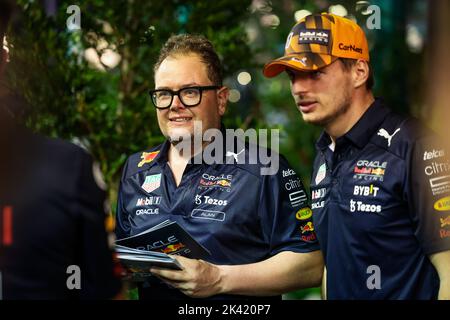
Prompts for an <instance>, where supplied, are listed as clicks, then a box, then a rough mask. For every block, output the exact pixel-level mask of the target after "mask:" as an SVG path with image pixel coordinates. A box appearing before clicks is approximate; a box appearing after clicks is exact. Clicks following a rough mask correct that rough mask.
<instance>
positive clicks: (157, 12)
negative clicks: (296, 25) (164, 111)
mask: <svg viewBox="0 0 450 320" xmlns="http://www.w3.org/2000/svg"><path fill="white" fill-rule="evenodd" d="M72 3H73V2H72V1H59V2H58V4H59V6H58V10H57V12H56V14H55V15H54V16H48V15H47V14H46V12H45V10H44V8H43V6H42V5H41V3H40V2H37V1H32V0H19V1H18V4H19V6H20V7H21V8H22V10H23V13H22V19H20V20H19V22H17V24H16V25H17V27H16V28H13V29H12V30H11V33H10V35H9V41H10V42H11V43H12V44H13V47H12V48H11V63H10V65H9V67H8V69H9V72H8V78H9V83H10V86H11V88H12V89H13V90H14V91H16V92H17V93H19V94H20V95H22V96H23V97H24V98H25V100H26V101H27V103H28V104H29V107H30V108H29V119H28V125H29V126H30V127H33V128H34V129H36V130H37V131H40V132H42V133H45V134H48V135H51V136H57V137H61V138H65V139H76V140H77V141H80V142H81V143H83V144H84V145H85V146H86V147H87V148H88V149H89V150H90V151H91V153H92V154H93V155H94V157H95V158H96V159H98V160H99V161H100V163H101V168H102V171H103V173H104V174H105V180H106V182H107V184H108V185H109V188H110V196H111V198H112V200H114V199H115V193H116V190H117V183H118V180H119V178H120V171H121V170H120V169H121V166H122V164H123V163H124V161H125V159H126V157H127V156H128V155H130V154H132V153H134V152H137V151H140V150H143V149H144V148H147V147H150V146H154V145H156V144H159V143H161V142H162V136H161V134H160V131H159V128H158V125H157V120H156V113H155V110H154V108H153V106H152V105H151V102H150V100H149V97H148V94H147V91H148V90H149V89H151V88H153V64H154V62H155V61H156V58H157V55H158V52H159V49H160V47H161V46H162V44H163V43H164V42H165V41H166V40H167V38H168V37H169V36H170V35H172V34H177V33H185V32H187V33H203V34H205V35H206V36H207V37H208V38H209V39H210V40H211V41H212V42H213V43H214V44H215V46H216V48H217V50H218V51H219V52H220V54H221V57H222V59H223V61H224V69H225V73H226V74H231V73H233V72H235V71H236V70H237V69H238V68H240V67H241V66H242V65H246V64H247V63H248V61H249V58H250V56H251V55H250V49H249V47H248V45H247V40H246V35H245V32H244V31H243V25H242V21H244V20H245V19H246V17H247V14H248V11H247V10H246V8H247V7H248V6H249V4H250V1H241V0H227V1H214V2H209V1H208V2H206V1H189V2H184V1H176V0H171V1H160V0H156V1H131V0H130V1H114V2H112V1H99V0H96V1H83V2H82V3H81V4H79V5H80V9H81V30H79V31H72V32H70V31H69V30H67V28H66V20H67V18H68V17H69V14H67V13H66V9H67V7H68V6H69V5H71V4H72ZM89 48H91V49H89ZM86 49H89V50H90V54H91V55H92V54H93V55H94V57H97V60H98V57H101V55H102V54H103V53H105V52H106V51H107V50H112V51H113V52H116V53H118V54H119V55H120V57H121V61H120V63H119V64H118V65H117V66H116V67H113V68H108V67H107V66H105V65H103V64H102V63H101V62H100V61H97V62H96V67H95V66H94V67H93V66H92V63H89V62H88V61H87V60H86V59H85V57H84V55H85V53H86V51H85V50H86Z"/></svg>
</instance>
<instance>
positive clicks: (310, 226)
mask: <svg viewBox="0 0 450 320" xmlns="http://www.w3.org/2000/svg"><path fill="white" fill-rule="evenodd" d="M300 229H301V230H302V233H305V232H312V231H314V226H313V223H312V222H311V221H309V222H308V223H307V224H305V225H304V226H302V227H300Z"/></svg>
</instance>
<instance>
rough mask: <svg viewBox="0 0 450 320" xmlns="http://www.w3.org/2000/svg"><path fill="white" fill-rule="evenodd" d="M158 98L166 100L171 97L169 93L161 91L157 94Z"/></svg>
mask: <svg viewBox="0 0 450 320" xmlns="http://www.w3.org/2000/svg"><path fill="white" fill-rule="evenodd" d="M156 97H157V98H158V99H164V98H167V97H170V92H169V91H160V92H158V93H157V94H156Z"/></svg>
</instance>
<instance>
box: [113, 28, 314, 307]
mask: <svg viewBox="0 0 450 320" xmlns="http://www.w3.org/2000/svg"><path fill="white" fill-rule="evenodd" d="M221 70H222V69H221V63H220V60H219V57H218V55H217V53H216V52H215V50H214V48H213V46H212V44H211V43H210V42H209V41H208V40H207V39H206V38H204V37H202V36H195V35H177V36H173V37H171V38H169V39H168V40H167V42H166V43H165V44H164V46H163V48H162V49H161V51H160V56H159V58H158V60H157V62H156V64H155V67H154V71H155V90H151V91H150V95H151V98H152V102H153V104H154V106H155V107H156V114H157V118H158V124H159V127H160V129H161V132H162V134H163V135H164V136H165V138H166V141H165V142H164V143H163V144H162V145H159V146H156V147H153V148H149V149H148V150H146V151H145V152H139V153H136V154H134V155H131V156H130V157H129V158H128V160H127V162H126V164H125V168H124V170H123V176H122V180H121V183H120V188H119V196H118V207H117V215H116V218H117V224H116V235H117V238H118V239H120V238H124V237H128V236H132V235H136V234H138V233H140V232H143V231H145V230H147V229H149V228H151V227H153V226H155V225H157V224H159V223H161V222H162V221H165V220H166V219H170V220H171V221H176V222H177V223H178V224H180V225H181V226H182V227H183V228H184V229H186V230H187V231H188V232H189V233H190V234H191V235H192V236H193V238H195V239H196V240H197V241H198V242H199V243H200V244H201V245H203V246H204V247H205V248H206V249H208V250H209V251H210V252H211V255H210V256H209V257H206V258H204V259H194V258H197V257H192V258H186V257H182V256H176V259H177V260H178V261H179V262H180V264H181V265H182V267H183V270H180V271H178V270H169V269H162V268H159V269H158V268H152V269H151V270H150V271H151V272H152V274H153V275H155V276H156V277H152V278H151V279H150V280H149V281H147V282H144V283H140V284H139V285H138V289H139V298H140V299H187V298H188V297H194V298H207V297H210V298H211V299H249V298H256V297H262V296H268V297H269V299H279V298H280V297H281V294H282V293H284V292H288V291H292V290H294V289H298V288H305V287H311V286H316V285H319V284H320V280H321V276H322V270H323V261H322V254H321V253H320V251H318V245H317V241H316V236H315V233H314V228H313V225H312V223H311V215H312V212H311V210H310V208H309V204H308V201H307V197H306V194H305V193H304V192H305V191H304V188H303V185H302V183H301V181H300V179H299V178H298V176H297V175H296V174H295V172H294V171H293V170H292V169H291V168H290V167H289V165H288V163H287V162H286V161H285V160H284V159H283V158H282V157H281V158H280V166H279V169H278V172H273V173H272V174H266V175H263V174H261V171H260V169H262V168H263V167H264V165H263V164H262V163H261V162H260V161H259V160H258V161H252V158H253V157H254V156H255V154H252V153H251V152H249V151H250V150H251V148H249V146H248V145H246V146H245V147H244V146H242V147H239V148H238V147H237V144H236V145H234V147H233V146H231V145H230V146H229V145H228V143H227V144H223V146H221V147H220V148H221V151H222V149H223V152H222V156H221V157H220V158H219V159H218V160H217V161H213V162H209V161H206V160H205V158H204V157H203V156H202V157H201V158H202V159H201V160H202V161H198V162H197V161H192V160H193V159H194V157H191V155H194V154H195V155H202V152H203V151H204V150H203V149H206V146H208V147H209V146H210V145H209V141H210V140H209V141H206V140H202V141H200V143H198V146H197V147H195V140H192V138H195V137H196V136H195V134H196V133H195V123H196V122H197V124H198V123H200V124H201V127H202V128H201V131H202V132H201V133H202V136H205V135H206V134H207V131H208V132H211V131H212V130H215V132H216V133H218V134H217V136H216V138H217V139H218V140H222V138H223V141H228V135H227V132H226V131H227V130H225V129H224V127H223V125H221V119H222V116H223V114H224V113H225V110H226V104H227V98H228V88H227V87H225V86H223V84H222V71H221ZM186 142H187V145H188V146H189V148H188V149H189V150H190V149H191V144H192V147H193V148H192V149H193V151H192V153H191V152H187V153H188V154H186V150H184V151H183V150H182V149H181V148H180V147H179V146H180V145H181V144H186ZM202 144H203V146H202ZM253 150H256V149H253ZM261 151H262V148H258V154H261ZM218 153H221V152H219V151H218ZM255 160H257V159H255ZM147 181H151V183H146V182H147ZM175 253H176V252H175Z"/></svg>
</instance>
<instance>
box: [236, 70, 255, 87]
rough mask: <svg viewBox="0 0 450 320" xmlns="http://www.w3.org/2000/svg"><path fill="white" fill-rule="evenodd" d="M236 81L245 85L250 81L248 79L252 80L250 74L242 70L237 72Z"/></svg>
mask: <svg viewBox="0 0 450 320" xmlns="http://www.w3.org/2000/svg"><path fill="white" fill-rule="evenodd" d="M237 81H238V82H239V84H241V85H243V86H246V85H248V84H249V83H250V81H252V76H251V75H250V73H248V72H247V71H243V72H241V73H239V74H238V76H237Z"/></svg>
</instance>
